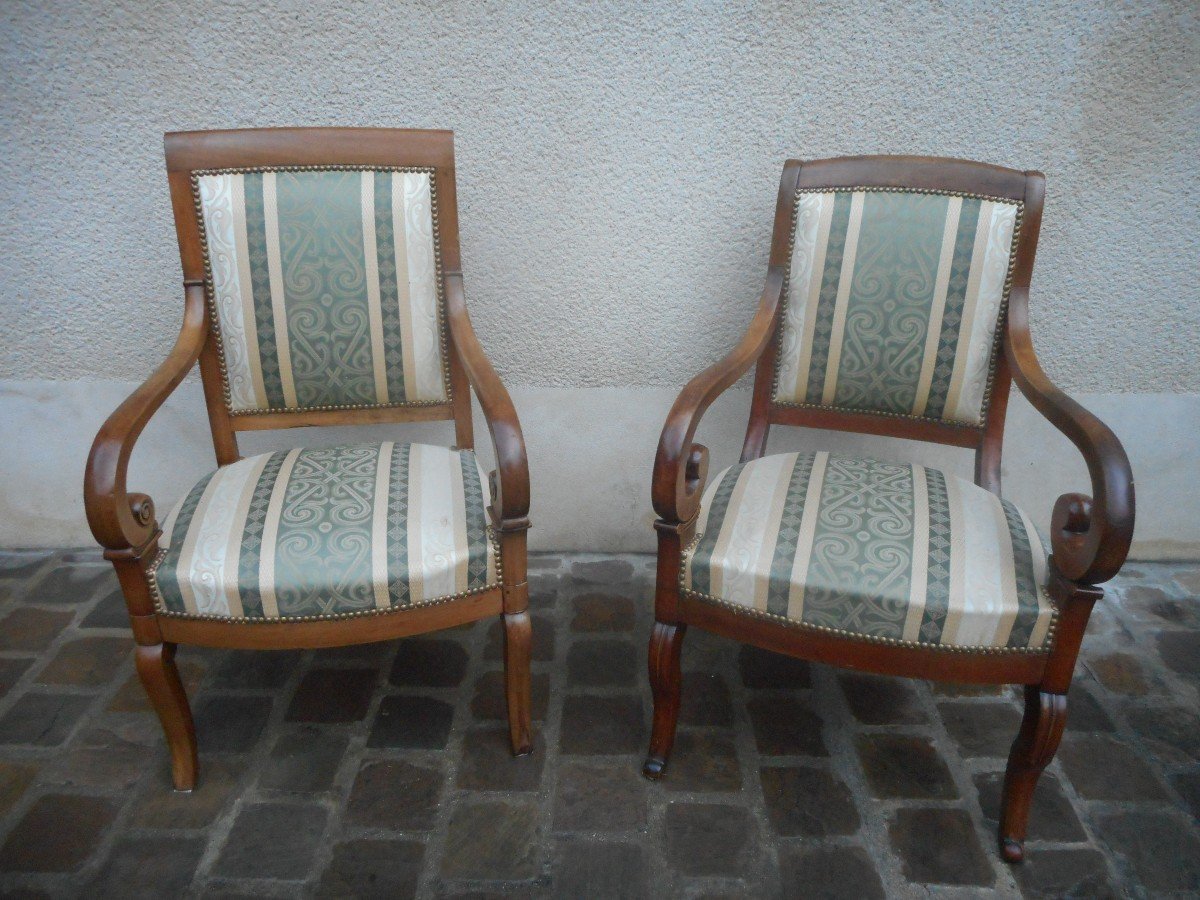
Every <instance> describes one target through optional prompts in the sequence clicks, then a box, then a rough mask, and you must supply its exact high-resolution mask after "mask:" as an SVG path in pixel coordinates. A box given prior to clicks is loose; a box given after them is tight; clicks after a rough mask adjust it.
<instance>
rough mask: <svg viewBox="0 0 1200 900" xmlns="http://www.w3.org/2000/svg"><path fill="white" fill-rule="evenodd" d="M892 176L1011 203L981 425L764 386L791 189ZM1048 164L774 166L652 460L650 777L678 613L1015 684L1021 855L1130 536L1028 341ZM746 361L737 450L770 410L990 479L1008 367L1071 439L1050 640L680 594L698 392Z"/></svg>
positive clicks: (786, 262) (897, 182)
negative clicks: (816, 618)
mask: <svg viewBox="0 0 1200 900" xmlns="http://www.w3.org/2000/svg"><path fill="white" fill-rule="evenodd" d="M860 187H861V188H905V189H916V190H929V191H941V192H956V193H965V194H976V195H982V196H987V197H996V198H1004V199H1008V200H1012V201H1020V202H1022V203H1023V204H1024V211H1023V215H1022V223H1021V230H1020V235H1019V239H1018V244H1017V248H1016V256H1015V259H1014V262H1013V267H1012V282H1011V291H1010V294H1009V300H1008V309H1007V314H1006V315H1005V316H1002V318H1001V320H1000V322H999V324H998V326H997V331H998V336H997V339H998V342H999V345H1000V346H999V349H998V350H997V352H996V359H995V363H994V366H995V370H994V378H993V382H992V393H991V399H990V405H989V406H988V407H987V410H986V415H985V417H984V419H983V424H982V425H981V426H979V427H971V426H963V425H956V424H951V423H943V422H936V421H929V420H919V419H906V418H900V417H894V416H886V415H880V414H873V413H859V412H848V411H843V410H836V409H827V408H811V407H801V406H795V405H783V404H778V403H775V402H774V401H773V399H772V389H773V383H774V376H775V364H776V357H777V354H778V347H779V344H778V342H779V332H780V327H779V326H780V319H781V315H780V313H781V310H782V308H783V303H782V299H783V298H782V294H783V290H784V287H785V284H786V279H787V272H788V269H789V266H790V258H789V257H790V253H791V229H792V221H793V214H794V207H795V203H796V195H797V191H798V190H813V189H850V188H860ZM1044 196H1045V178H1044V176H1043V175H1042V174H1041V173H1040V172H1020V171H1016V170H1013V169H1006V168H1002V167H999V166H993V165H987V164H984V163H977V162H969V161H966V160H956V159H944V158H937V157H918V156H858V157H844V158H837V159H825V160H817V161H807V162H801V161H799V160H788V161H787V163H786V164H785V165H784V168H783V177H782V180H781V181H780V185H779V196H778V201H777V204H776V208H775V224H774V233H773V237H772V242H771V254H770V262H769V268H768V271H767V278H766V287H765V289H764V290H763V293H762V296H761V299H760V301H759V306H758V311H757V312H756V313H755V315H754V318H753V320H752V321H751V323H750V327H749V329H748V331H747V332H746V334H745V336H744V337H743V338H742V340H741V342H740V343H739V344H738V345H737V346H736V347H735V348H734V349H733V351H732V352H730V353H729V354H728V355H727V356H726V357H725V358H724V359H723V360H721V361H720V362H718V363H716V364H715V365H713V366H711V367H709V368H708V369H706V370H705V371H703V372H701V373H700V374H699V375H697V376H696V377H695V378H694V379H692V381H690V382H689V383H688V384H687V385H686V386H685V387H684V389H683V390H682V392H681V393H680V394H679V397H678V399H677V400H676V401H675V405H674V406H673V407H672V409H671V411H670V413H669V414H668V416H667V421H666V425H665V426H664V428H663V431H662V437H661V439H660V441H659V445H658V454H657V456H656V458H655V462H654V478H653V488H652V495H653V502H654V509H655V511H656V512H657V514H658V517H659V518H658V520H657V521H656V522H655V526H654V527H655V528H656V529H657V531H658V570H657V588H656V594H655V624H654V629H653V633H652V635H651V638H650V651H649V665H650V682H651V687H652V689H653V696H654V724H653V732H652V736H651V740H650V750H649V754H648V757H647V759H646V762H645V765H644V768H643V772H644V774H645V775H646V776H647V777H650V778H657V777H660V776H661V775H662V774H663V772H664V768H665V766H666V762H667V758H668V756H669V754H670V751H671V746H672V744H673V742H674V737H675V728H676V723H677V719H678V715H679V703H680V678H681V675H680V650H681V647H682V642H683V637H684V634H685V632H686V630H687V628H688V626H689V625H694V626H696V627H697V628H702V629H704V630H706V631H711V632H715V633H719V634H723V635H727V636H729V637H732V638H734V639H736V640H739V641H742V642H744V643H748V644H754V645H757V646H759V647H763V648H766V649H768V650H773V651H775V652H778V653H784V654H787V655H789V656H795V657H801V658H804V659H808V660H812V661H816V662H821V663H827V664H830V665H835V666H841V667H845V668H850V669H858V670H862V671H867V672H876V673H881V674H889V675H899V676H906V677H910V678H925V679H932V680H941V681H959V682H976V683H992V684H1019V685H1024V686H1025V713H1024V717H1023V719H1022V722H1021V728H1020V732H1019V734H1018V735H1017V738H1016V740H1015V741H1014V743H1013V745H1012V749H1011V752H1010V755H1009V758H1008V766H1007V769H1006V772H1005V778H1004V789H1003V805H1002V812H1001V816H1000V828H999V839H1000V850H1001V855H1002V856H1003V857H1004V859H1005V860H1007V861H1009V862H1019V861H1020V860H1021V859H1022V858H1023V856H1024V839H1025V830H1026V824H1027V821H1028V817H1029V806H1030V801H1031V798H1032V795H1033V789H1034V787H1035V785H1036V783H1037V780H1038V777H1039V776H1040V774H1041V772H1042V770H1043V769H1044V768H1045V767H1046V765H1047V764H1048V763H1049V762H1050V760H1051V759H1052V758H1053V757H1054V753H1055V751H1056V750H1057V748H1058V743H1059V740H1060V738H1061V737H1062V731H1063V727H1064V725H1065V723H1066V715H1067V690H1068V688H1069V687H1070V683H1071V676H1072V673H1073V671H1074V668H1075V660H1076V657H1077V655H1078V652H1079V647H1080V643H1081V641H1082V639H1083V633H1084V629H1085V628H1086V626H1087V621H1088V617H1089V615H1090V613H1091V610H1092V606H1093V605H1094V604H1095V602H1096V601H1097V600H1099V599H1100V598H1101V597H1102V596H1103V591H1102V590H1101V589H1100V588H1099V587H1097V585H1099V584H1101V583H1103V582H1105V581H1107V580H1109V579H1110V578H1112V577H1113V576H1114V575H1116V574H1117V572H1118V570H1119V569H1120V568H1121V565H1122V563H1123V562H1124V561H1125V557H1126V555H1127V553H1128V551H1129V545H1130V541H1131V540H1132V536H1133V519H1134V493H1133V474H1132V472H1131V470H1130V467H1129V460H1128V458H1127V457H1126V455H1125V451H1124V449H1123V448H1122V447H1121V444H1120V442H1119V441H1118V440H1117V438H1116V436H1115V435H1114V434H1113V433H1112V431H1111V430H1109V428H1108V427H1107V426H1105V425H1104V424H1103V423H1102V422H1101V421H1100V420H1099V419H1097V418H1096V417H1095V416H1094V415H1092V414H1091V413H1089V412H1088V411H1087V410H1085V409H1084V408H1083V407H1081V406H1080V405H1079V404H1078V403H1076V402H1075V401H1074V400H1072V399H1070V398H1069V397H1067V396H1066V395H1065V394H1064V393H1062V392H1061V391H1060V390H1058V389H1057V388H1056V387H1055V386H1054V385H1053V384H1052V383H1051V382H1050V380H1049V378H1047V376H1046V374H1045V373H1044V372H1043V371H1042V368H1041V365H1040V364H1039V363H1038V360H1037V356H1036V355H1035V353H1034V349H1033V341H1032V338H1031V336H1030V332H1029V282H1030V277H1031V275H1032V272H1033V262H1034V254H1035V251H1036V248H1037V240H1038V231H1039V228H1040V225H1041V218H1042V207H1043V200H1044ZM752 366H756V367H757V368H756V372H755V378H754V388H753V394H752V401H751V407H750V417H749V423H748V426H747V428H746V438H745V443H744V445H743V447H742V454H741V460H742V461H743V462H745V461H747V460H752V459H757V458H760V457H762V456H763V454H764V453H765V451H766V444H767V436H768V432H769V430H770V427H771V425H773V424H779V425H801V426H806V427H810V428H826V429H833V430H840V431H850V432H860V433H864V434H872V435H882V436H887V437H899V438H908V439H913V440H924V441H930V442H934V443H940V444H949V445H952V446H957V447H964V448H970V449H972V450H974V451H975V483H976V484H978V485H979V486H981V487H983V488H985V489H987V490H989V491H992V492H993V493H995V494H997V495H998V494H999V493H1000V460H1001V449H1002V444H1003V437H1004V418H1005V413H1006V411H1007V407H1008V397H1009V391H1010V387H1011V384H1012V382H1013V381H1014V380H1015V381H1016V383H1017V386H1018V387H1019V388H1020V390H1021V391H1022V393H1024V394H1025V396H1026V397H1027V398H1028V399H1029V400H1030V402H1031V403H1032V404H1033V406H1034V407H1035V408H1036V409H1037V410H1038V411H1039V412H1040V413H1041V414H1042V415H1043V416H1045V417H1046V418H1047V419H1048V420H1049V421H1050V423H1051V424H1053V425H1054V426H1055V427H1056V428H1057V429H1058V430H1059V431H1061V432H1062V433H1063V434H1064V435H1066V436H1067V437H1068V438H1069V439H1070V440H1071V442H1072V443H1073V444H1075V446H1076V447H1077V448H1078V449H1079V451H1080V452H1081V453H1082V454H1083V457H1084V459H1085V461H1086V463H1087V467H1088V472H1089V474H1090V477H1091V482H1092V497H1087V496H1084V495H1082V494H1077V493H1069V494H1064V495H1063V496H1061V497H1059V498H1058V500H1057V502H1056V503H1055V505H1054V510H1053V517H1052V524H1051V540H1050V543H1051V551H1052V553H1051V558H1050V563H1049V570H1050V576H1049V585H1048V591H1049V594H1050V596H1051V598H1052V600H1053V601H1054V602H1055V604H1056V606H1057V607H1058V621H1057V626H1056V629H1055V636H1054V640H1053V644H1052V646H1051V648H1050V649H1049V650H1048V651H1045V652H1029V651H1006V650H1004V649H995V650H992V649H989V650H987V651H981V650H976V651H968V652H964V651H954V650H951V649H948V648H945V649H938V648H932V647H931V648H929V649H926V648H920V647H913V646H898V645H897V646H892V645H881V644H877V643H871V642H867V641H863V640H854V639H852V638H844V637H838V636H835V635H832V634H828V633H825V632H822V631H818V630H815V629H805V628H803V627H802V626H795V625H786V624H781V623H776V622H772V621H769V620H765V619H760V618H755V617H752V616H749V615H746V614H744V613H742V612H738V611H736V610H732V609H728V608H725V607H721V606H717V605H715V604H713V603H710V602H705V601H703V600H700V599H697V598H695V597H691V596H689V595H688V594H687V593H686V592H685V591H683V590H682V588H681V581H680V573H681V569H682V564H683V556H684V553H685V550H686V548H687V547H688V545H689V544H690V542H691V541H692V539H693V538H694V536H695V534H696V522H697V515H698V513H699V508H700V500H701V496H702V494H703V490H704V483H705V478H706V476H707V473H708V449H707V448H706V447H704V446H703V445H702V444H698V443H695V442H694V440H693V438H694V435H695V433H696V428H697V426H698V425H699V423H700V419H701V416H703V414H704V412H705V410H706V409H707V408H708V406H709V405H710V404H711V403H712V402H713V400H715V399H716V397H717V396H718V395H719V394H720V393H721V392H722V391H724V390H725V389H726V388H728V387H729V386H731V385H732V384H733V383H734V382H735V381H737V380H738V379H739V378H740V377H741V376H742V375H743V374H745V373H746V372H747V371H749V369H750V368H751V367H752Z"/></svg>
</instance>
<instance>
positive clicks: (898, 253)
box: [747, 156, 1044, 471]
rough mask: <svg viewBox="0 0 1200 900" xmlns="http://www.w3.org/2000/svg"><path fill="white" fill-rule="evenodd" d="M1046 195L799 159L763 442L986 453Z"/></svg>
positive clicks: (780, 258) (789, 181)
mask: <svg viewBox="0 0 1200 900" xmlns="http://www.w3.org/2000/svg"><path fill="white" fill-rule="evenodd" d="M1043 183H1044V182H1043V180H1042V177H1041V176H1040V175H1039V174H1037V173H1026V172H1019V171H1015V170H1012V169H1004V168H1000V167H998V166H990V165H985V164H983V163H974V162H967V161H963V160H952V159H937V158H930V157H903V156H891V157H888V156H877V157H848V158H843V159H831V160H819V161H815V162H799V161H795V160H792V161H789V162H788V163H787V164H786V166H785V167H784V175H783V182H782V184H781V186H780V196H779V206H778V208H777V211H776V221H775V235H774V241H773V245H772V253H771V263H772V266H775V267H778V268H779V269H780V270H781V271H782V273H783V275H784V288H783V292H782V295H781V298H780V302H779V308H778V313H777V316H776V325H775V331H774V335H773V339H772V344H771V346H770V347H768V349H767V350H766V351H765V352H764V353H763V356H762V357H761V358H760V361H759V366H758V378H757V381H756V401H758V402H756V404H755V408H756V409H755V414H756V415H758V417H759V419H760V420H761V421H760V423H759V430H762V431H763V433H764V434H765V425H766V424H767V423H768V422H776V421H777V422H783V423H786V424H796V425H814V426H818V427H833V428H843V429H847V430H856V431H865V432H871V433H876V434H892V435H898V436H906V437H921V438H926V439H933V440H940V441H945V442H947V443H952V444H957V445H960V446H970V447H976V448H979V447H980V446H981V445H982V444H983V443H984V441H985V437H986V436H987V434H988V433H990V432H994V431H998V430H1000V431H1002V428H1003V419H1004V411H1005V407H1006V403H1007V396H1008V389H1009V384H1010V377H1009V374H1008V369H1007V365H1006V361H1005V359H1004V354H1003V352H1002V349H1001V348H1002V340H1003V331H1004V329H1003V327H1002V326H1003V323H1004V321H1005V316H1006V314H1007V310H1008V306H1009V303H1010V302H1012V300H1013V297H1014V294H1016V295H1018V297H1019V299H1020V301H1021V302H1023V300H1024V297H1025V291H1026V289H1027V288H1028V284H1029V277H1030V273H1031V271H1032V267H1033V256H1034V252H1035V249H1036V244H1037V232H1038V227H1039V224H1040V218H1041V204H1042V193H1043ZM755 428H756V423H755V422H753V421H752V423H751V432H752V433H753V432H755ZM997 440H998V437H997ZM752 443H753V442H752V441H751V439H750V436H748V440H747V447H748V449H749V448H750V446H751V444H752ZM996 452H997V453H998V449H997V451H996ZM997 471H998V464H997Z"/></svg>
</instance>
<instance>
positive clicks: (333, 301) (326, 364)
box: [275, 171, 379, 406]
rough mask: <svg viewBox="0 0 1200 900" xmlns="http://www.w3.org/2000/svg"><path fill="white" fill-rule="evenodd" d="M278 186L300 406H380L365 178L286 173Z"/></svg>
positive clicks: (283, 263) (282, 261) (285, 285)
mask: <svg viewBox="0 0 1200 900" xmlns="http://www.w3.org/2000/svg"><path fill="white" fill-rule="evenodd" d="M275 184H276V202H277V211H278V217H279V257H280V266H281V269H282V273H283V290H284V294H285V295H286V297H287V334H288V348H289V351H290V354H291V369H292V381H293V383H294V384H295V388H296V401H297V403H299V405H300V406H336V405H346V404H374V403H377V402H378V400H379V398H378V395H377V394H376V393H375V364H374V359H373V356H372V348H371V312H370V300H369V297H368V294H367V265H366V255H365V251H364V249H363V227H362V176H361V173H359V172H340V171H335V172H280V173H278V175H276V180H275Z"/></svg>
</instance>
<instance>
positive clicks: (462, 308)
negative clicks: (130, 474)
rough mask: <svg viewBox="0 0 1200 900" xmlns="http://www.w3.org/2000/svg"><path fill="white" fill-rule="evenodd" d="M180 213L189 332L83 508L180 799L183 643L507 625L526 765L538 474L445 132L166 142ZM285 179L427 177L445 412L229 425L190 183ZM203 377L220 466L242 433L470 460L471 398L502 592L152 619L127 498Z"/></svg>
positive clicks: (197, 136) (116, 434)
mask: <svg viewBox="0 0 1200 900" xmlns="http://www.w3.org/2000/svg"><path fill="white" fill-rule="evenodd" d="M166 156H167V172H168V178H169V182H170V189H171V202H172V205H173V207H174V211H175V223H176V229H177V231H178V236H179V248H180V255H181V257H182V261H183V284H184V316H183V327H182V329H181V330H180V333H179V337H178V339H177V340H176V342H175V347H174V349H172V351H171V353H170V354H169V355H168V357H167V359H166V361H165V362H163V364H162V365H161V366H159V367H158V369H157V370H156V371H155V372H154V373H153V374H151V375H150V377H149V378H148V379H147V380H146V382H145V383H144V384H143V385H142V386H141V387H140V388H138V389H137V390H136V391H135V392H134V393H133V394H132V395H131V396H130V397H129V398H128V399H127V400H126V401H125V402H124V403H122V404H121V405H120V407H118V408H117V410H116V412H114V413H113V414H112V415H111V416H110V417H109V419H108V420H107V421H106V422H105V423H104V425H103V427H102V428H101V429H100V432H99V434H97V436H96V440H95V442H94V444H93V445H92V451H91V455H90V456H89V458H88V463H87V472H86V476H85V481H84V503H85V507H86V510H87V518H88V523H89V524H90V526H91V529H92V533H93V534H94V535H95V537H96V540H97V541H98V542H99V543H100V544H101V546H103V547H104V557H105V559H108V560H110V561H111V562H112V564H113V566H114V567H115V568H116V571H117V576H118V578H119V579H120V584H121V588H122V591H123V592H124V595H125V602H126V605H127V606H128V609H129V618H130V624H131V626H132V629H133V636H134V640H135V641H136V645H137V646H136V662H137V672H138V675H139V676H140V678H141V681H142V684H143V685H144V686H145V688H146V692H147V694H149V696H150V700H151V702H152V703H153V706H154V709H155V711H156V712H157V713H158V717H159V719H160V720H161V722H162V726H163V730H164V731H165V733H166V736H167V741H168V743H169V745H170V750H171V761H172V777H173V781H174V784H175V787H176V788H177V789H178V790H185V791H186V790H191V789H192V788H193V787H194V786H195V783H196V735H195V731H194V728H193V724H192V717H191V712H190V709H189V706H188V701H187V696H186V694H185V693H184V689H183V685H182V683H181V681H180V678H179V672H178V670H177V669H176V666H175V662H174V656H175V648H176V645H178V644H180V643H190V644H201V645H205V646H210V647H237V648H253V649H270V648H317V647H335V646H342V645H347V644H357V643H366V642H371V641H383V640H390V639H392V638H398V637H404V636H406V635H413V634H420V633H423V632H427V631H433V630H437V629H441V628H448V627H451V626H454V625H459V624H462V623H465V622H472V621H475V620H477V619H481V618H484V617H487V616H492V615H500V616H501V617H502V620H503V622H504V638H505V644H504V667H505V672H506V679H505V682H506V695H507V702H508V716H509V732H510V738H511V741H512V748H513V752H514V753H515V754H523V753H528V752H529V751H530V749H531V746H532V742H531V737H530V705H529V702H530V701H529V692H530V682H529V664H530V640H531V628H530V620H529V613H528V605H529V590H528V584H527V582H526V569H527V565H526V564H527V555H526V541H525V537H526V535H525V532H526V530H527V529H528V528H529V518H528V513H529V466H528V461H527V458H526V453H525V442H524V439H523V437H522V434H521V425H520V422H519V421H518V420H517V413H516V410H515V409H514V408H513V404H512V400H511V398H510V397H509V395H508V392H507V391H506V390H505V388H504V385H503V384H501V382H500V379H499V377H497V375H496V372H495V370H494V369H493V368H492V365H491V363H490V362H489V361H488V358H487V356H486V355H485V354H484V351H483V348H482V347H481V346H480V343H479V340H478V338H477V337H476V336H475V332H474V330H473V329H472V327H471V320H470V318H469V317H468V315H467V309H466V304H465V299H464V294H463V283H462V271H461V266H462V263H461V258H460V253H459V240H458V206H457V201H456V198H455V183H454V135H453V132H450V131H416V130H400V129H374V128H278V129H251V130H239V131H200V132H178V133H172V134H168V135H166ZM275 166H280V167H283V166H316V167H326V166H363V167H373V166H378V167H381V168H384V167H386V168H397V167H403V166H421V167H429V168H432V169H433V170H434V186H435V190H436V192H437V197H438V216H437V223H436V224H437V230H438V238H439V241H440V248H441V262H442V272H443V290H444V295H443V300H444V303H445V318H444V327H445V328H446V330H447V331H448V334H446V335H445V338H446V348H447V353H448V356H449V359H448V361H447V362H448V364H449V376H450V377H449V381H450V398H449V399H448V400H447V401H446V402H444V403H441V404H437V405H423V406H407V407H405V406H393V407H386V408H379V407H377V408H370V409H337V410H322V411H297V412H271V413H252V414H241V415H231V414H230V413H229V411H228V408H227V407H226V404H225V399H224V394H223V386H222V375H221V369H220V366H221V360H220V350H219V345H218V342H217V336H216V333H215V330H214V323H213V322H212V321H211V318H210V311H209V308H208V303H207V301H206V293H205V291H206V283H205V277H206V276H205V265H204V254H203V248H202V243H201V232H200V223H199V219H198V216H199V214H198V211H197V209H196V205H195V202H194V198H193V194H192V184H191V177H192V172H193V171H195V170H201V169H224V168H262V167H275ZM197 361H199V364H200V374H201V378H202V380H203V385H204V396H205V400H206V402H207V406H208V419H209V424H210V426H211V429H212V438H213V447H214V449H215V451H216V457H217V463H218V465H221V466H224V465H228V464H230V463H232V462H235V461H236V460H237V459H238V458H239V454H238V445H237V433H238V432H239V431H252V430H258V429H265V428H297V427H302V426H308V425H367V424H376V423H385V422H386V423H391V422H411V421H418V420H420V421H429V420H452V421H453V422H454V432H455V440H456V446H457V447H458V448H460V449H472V448H473V447H474V434H473V429H472V420H471V396H470V392H471V390H472V389H474V391H475V394H476V396H477V397H478V398H479V403H480V406H481V407H482V409H483V413H484V417H485V419H486V421H487V425H488V431H489V433H490V436H491V439H492V446H493V447H494V449H495V454H496V461H497V462H496V464H497V469H496V471H494V472H492V473H491V477H490V479H489V481H490V486H491V505H490V506H489V509H488V514H489V516H490V517H491V521H492V524H493V527H494V529H495V531H496V533H497V535H498V538H499V549H500V560H501V570H502V572H503V579H502V580H503V584H502V585H500V586H496V587H494V588H492V589H489V590H486V591H481V592H476V593H472V594H470V595H468V596H466V597H463V598H461V599H458V600H454V601H451V602H446V603H437V604H434V605H429V606H416V607H413V608H411V609H407V610H396V611H393V612H389V613H384V614H380V615H373V616H363V617H356V618H347V619H341V620H329V621H314V622H269V621H267V622H254V623H230V622H222V621H211V620H199V619H187V618H179V617H171V616H160V615H158V613H157V611H156V609H155V605H154V601H153V599H152V596H151V592H150V586H149V582H148V578H147V572H148V569H149V567H150V566H151V565H152V564H153V562H154V560H155V558H156V556H157V555H158V551H159V546H158V545H159V536H160V534H161V530H160V528H159V524H158V522H157V520H156V517H155V509H154V504H153V503H152V502H151V500H150V498H149V497H148V496H147V495H145V494H141V493H135V492H131V491H129V490H128V489H127V487H126V475H127V471H128V466H129V458H130V455H131V454H132V452H133V448H134V443H135V442H136V441H137V438H138V436H139V435H140V434H141V432H142V429H143V428H144V427H145V425H146V423H147V422H148V421H149V420H150V417H151V416H152V415H153V414H154V413H155V412H156V411H157V410H158V408H159V407H160V406H162V404H163V402H164V401H165V400H166V399H167V397H168V396H170V394H171V392H172V391H173V390H174V389H175V388H176V387H177V386H178V385H179V383H180V382H181V381H182V380H183V378H184V376H185V375H187V373H188V372H189V371H190V370H191V368H192V366H193V365H194V364H195V363H196V362H197Z"/></svg>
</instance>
